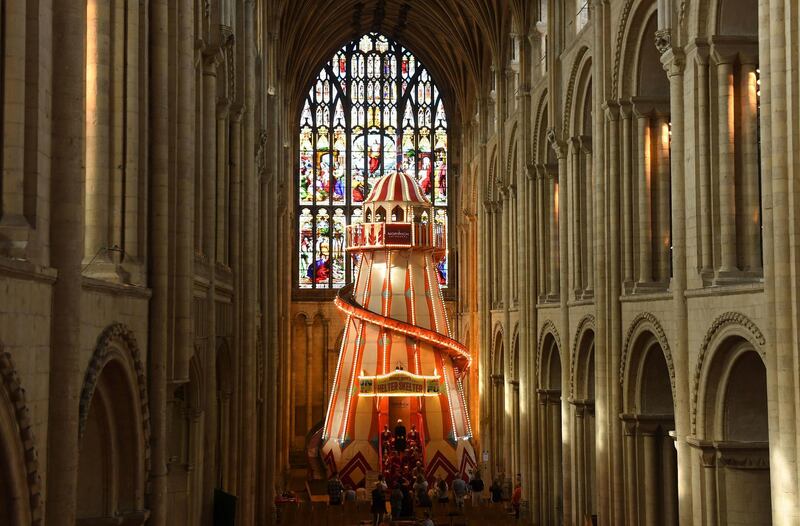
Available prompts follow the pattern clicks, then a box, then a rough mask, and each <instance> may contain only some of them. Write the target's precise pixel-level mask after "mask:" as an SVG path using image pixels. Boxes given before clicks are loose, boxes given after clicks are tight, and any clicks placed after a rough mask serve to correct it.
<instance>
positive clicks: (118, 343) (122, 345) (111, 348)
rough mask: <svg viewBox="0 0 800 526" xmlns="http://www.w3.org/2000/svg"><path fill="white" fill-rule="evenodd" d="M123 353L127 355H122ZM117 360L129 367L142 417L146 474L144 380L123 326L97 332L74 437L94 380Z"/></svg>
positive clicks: (132, 340)
mask: <svg viewBox="0 0 800 526" xmlns="http://www.w3.org/2000/svg"><path fill="white" fill-rule="evenodd" d="M125 351H127V352H125ZM115 359H116V360H119V361H120V362H121V363H122V364H123V367H125V368H129V370H130V369H131V368H132V371H131V372H132V373H133V375H134V377H135V378H136V388H137V394H138V396H139V408H140V411H141V415H142V436H143V437H144V459H145V470H146V472H149V471H150V407H149V405H148V402H147V378H146V376H145V372H144V365H143V364H142V360H141V356H140V352H139V344H138V343H137V341H136V337H135V336H134V334H133V331H131V330H130V329H129V328H128V327H126V326H125V325H124V324H122V323H119V322H115V323H112V324H111V325H109V326H108V327H106V328H105V330H103V332H102V333H100V336H98V338H97V344H96V345H95V350H94V353H93V354H92V358H91V360H90V361H89V365H88V367H87V368H86V374H85V376H84V379H83V387H82V388H81V398H80V409H79V417H78V434H79V436H81V437H82V436H83V433H84V430H85V428H86V419H87V417H88V416H89V409H90V407H91V402H92V397H93V396H94V392H95V389H96V388H97V380H98V378H99V376H100V373H101V372H102V371H103V368H104V367H105V366H106V365H107V364H108V363H109V362H110V361H112V360H115Z"/></svg>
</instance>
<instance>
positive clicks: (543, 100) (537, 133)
mask: <svg viewBox="0 0 800 526" xmlns="http://www.w3.org/2000/svg"><path fill="white" fill-rule="evenodd" d="M546 107H547V90H545V91H543V92H542V95H541V97H539V103H538V104H537V109H536V120H534V121H533V123H534V124H533V125H534V131H533V140H534V142H535V143H536V144H535V145H534V150H533V151H534V155H533V158H534V159H536V160H537V161H539V163H538V164H544V163H546V162H547V156H545V158H544V159H538V158H537V157H536V153H537V152H538V151H539V144H538V141H539V137H541V127H542V126H543V125H545V124H546V123H545V122H543V120H542V119H543V116H542V113H544V109H545V108H546ZM545 140H546V139H545Z"/></svg>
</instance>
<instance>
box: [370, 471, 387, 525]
mask: <svg viewBox="0 0 800 526" xmlns="http://www.w3.org/2000/svg"><path fill="white" fill-rule="evenodd" d="M385 514H386V493H385V491H384V489H383V486H381V483H380V482H376V483H375V487H374V488H373V490H372V526H380V524H381V523H382V522H383V516H384V515H385Z"/></svg>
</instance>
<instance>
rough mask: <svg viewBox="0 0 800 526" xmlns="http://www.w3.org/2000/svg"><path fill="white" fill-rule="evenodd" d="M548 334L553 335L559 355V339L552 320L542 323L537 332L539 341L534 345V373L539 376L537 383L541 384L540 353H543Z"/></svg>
mask: <svg viewBox="0 0 800 526" xmlns="http://www.w3.org/2000/svg"><path fill="white" fill-rule="evenodd" d="M548 334H552V335H553V339H554V340H555V341H556V347H557V349H558V352H559V354H560V353H561V337H560V336H559V335H558V329H557V328H556V324H555V323H553V320H547V321H545V322H544V324H543V325H542V329H541V330H540V331H539V341H538V343H537V344H536V372H537V374H538V375H539V381H538V382H537V383H540V382H541V376H542V375H541V369H542V351H544V339H545V337H546V336H547V335H548Z"/></svg>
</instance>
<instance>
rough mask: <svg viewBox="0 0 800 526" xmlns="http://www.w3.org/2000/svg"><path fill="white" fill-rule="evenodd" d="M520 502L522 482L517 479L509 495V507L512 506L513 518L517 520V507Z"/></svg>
mask: <svg viewBox="0 0 800 526" xmlns="http://www.w3.org/2000/svg"><path fill="white" fill-rule="evenodd" d="M521 504H522V482H520V481H517V485H516V487H515V488H514V493H513V495H512V496H511V507H512V508H514V518H515V519H517V520H519V508H520V505H521Z"/></svg>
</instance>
